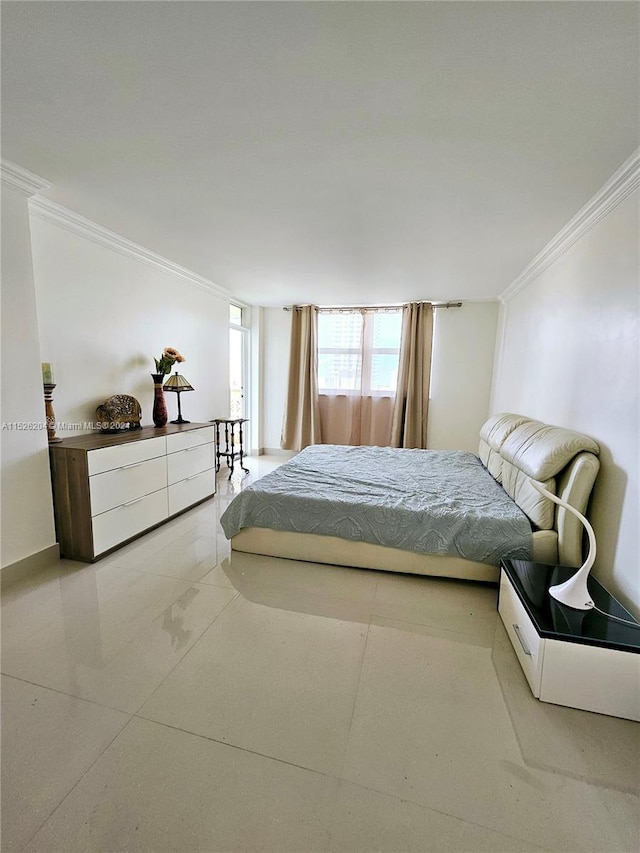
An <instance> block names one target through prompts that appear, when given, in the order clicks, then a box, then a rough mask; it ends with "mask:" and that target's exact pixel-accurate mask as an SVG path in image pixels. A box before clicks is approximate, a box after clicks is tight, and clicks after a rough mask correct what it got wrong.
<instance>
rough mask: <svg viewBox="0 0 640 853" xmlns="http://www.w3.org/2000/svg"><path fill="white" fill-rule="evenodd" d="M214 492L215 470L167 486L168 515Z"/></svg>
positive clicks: (211, 469)
mask: <svg viewBox="0 0 640 853" xmlns="http://www.w3.org/2000/svg"><path fill="white" fill-rule="evenodd" d="M215 490H216V472H215V468H210V469H209V470H208V471H203V472H202V473H201V474H196V475H195V476H193V477H189V478H188V479H186V480H182V481H181V482H179V483H176V484H175V485H173V486H169V515H173V514H174V513H176V512H181V511H182V510H183V509H185V508H186V507H188V506H191V505H192V504H195V503H198V501H202V500H204V499H205V498H208V497H210V496H211V495H213V493H214V492H215Z"/></svg>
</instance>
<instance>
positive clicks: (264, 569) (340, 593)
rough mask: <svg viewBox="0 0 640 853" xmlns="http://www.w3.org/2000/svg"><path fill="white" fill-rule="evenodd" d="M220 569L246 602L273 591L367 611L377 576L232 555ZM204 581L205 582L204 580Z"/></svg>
mask: <svg viewBox="0 0 640 853" xmlns="http://www.w3.org/2000/svg"><path fill="white" fill-rule="evenodd" d="M221 568H222V570H223V571H224V573H225V575H226V576H227V578H228V579H229V581H230V582H231V583H232V584H233V586H234V587H235V588H236V589H237V590H238V591H239V592H240V593H241V594H242V595H244V597H245V598H247V599H248V600H250V601H253V600H257V599H258V598H259V596H260V595H261V594H262V592H263V591H264V590H268V589H273V588H274V587H277V588H280V589H282V590H286V591H291V592H300V593H303V594H304V595H307V594H309V593H310V594H313V595H322V596H325V597H328V598H336V599H344V600H348V601H353V602H357V603H358V604H367V605H369V608H370V609H371V605H373V602H374V599H375V594H376V589H377V586H378V581H379V575H380V572H376V571H368V570H367V569H350V568H344V567H342V566H329V565H324V564H319V563H307V562H303V561H302V560H282V559H279V558H277V557H266V556H262V555H260V554H245V553H243V552H242V551H232V552H231V554H230V556H229V558H228V559H227V560H224V561H223V562H222V564H221ZM205 579H206V578H205Z"/></svg>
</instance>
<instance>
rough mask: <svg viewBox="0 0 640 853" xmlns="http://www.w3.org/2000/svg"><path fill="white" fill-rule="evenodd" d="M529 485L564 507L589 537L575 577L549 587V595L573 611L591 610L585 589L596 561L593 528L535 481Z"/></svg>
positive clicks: (564, 502)
mask: <svg viewBox="0 0 640 853" xmlns="http://www.w3.org/2000/svg"><path fill="white" fill-rule="evenodd" d="M530 483H531V485H532V486H533V487H534V489H535V490H536V491H537V492H540V494H541V495H544V496H545V497H546V498H549V500H551V501H553V502H554V503H555V504H558V506H561V507H564V509H566V510H567V511H568V512H570V513H572V514H573V515H575V516H576V518H578V519H579V520H580V521H581V522H582V524H583V525H584V528H585V530H586V531H587V536H588V537H589V553H588V554H587V559H586V560H585V561H584V563H583V564H582V565H581V566H580V568H579V569H578V571H577V572H576V573H575V575H572V576H571V577H570V578H569V580H568V581H565V582H564V583H560V584H556V585H555V586H550V587H549V595H550V596H551V597H552V598H555V600H556V601H559V602H560V603H561V604H566V606H567V607H573V608H574V609H575V610H591V608H592V607H595V605H594V603H593V601H592V600H591V594H590V593H589V590H588V588H587V578H588V577H589V572H590V571H591V567H592V566H593V564H594V562H595V559H596V535H595V533H594V532H593V527H592V526H591V525H590V524H589V522H588V521H587V519H586V518H585V517H584V515H582V513H581V512H578V510H577V509H575V507H572V506H571V504H568V503H567V502H566V501H563V500H562V498H559V497H558V496H557V495H554V494H553V493H552V492H550V491H548V490H547V489H545V488H544V486H541V485H540V483H537V482H536V481H535V480H530Z"/></svg>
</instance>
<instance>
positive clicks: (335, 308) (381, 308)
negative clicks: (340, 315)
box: [282, 300, 462, 311]
mask: <svg viewBox="0 0 640 853" xmlns="http://www.w3.org/2000/svg"><path fill="white" fill-rule="evenodd" d="M421 301H424V302H426V301H427V300H418V302H421ZM405 304H406V303H403V304H401V305H318V306H317V308H318V310H319V311H388V310H389V309H396V308H397V309H399V308H404V305H405ZM431 305H432V307H433V308H462V302H432V303H431ZM301 307H302V306H301V305H285V306H283V308H282V310H283V311H295V309H296V308H301Z"/></svg>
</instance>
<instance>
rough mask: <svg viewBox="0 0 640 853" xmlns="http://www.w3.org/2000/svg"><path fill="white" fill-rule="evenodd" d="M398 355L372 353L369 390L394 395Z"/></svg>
mask: <svg viewBox="0 0 640 853" xmlns="http://www.w3.org/2000/svg"><path fill="white" fill-rule="evenodd" d="M398 358H399V356H398V353H397V352H396V353H375V352H374V353H373V355H372V357H371V386H370V388H371V390H372V391H389V392H391V393H394V392H395V390H396V383H397V381H398Z"/></svg>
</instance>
